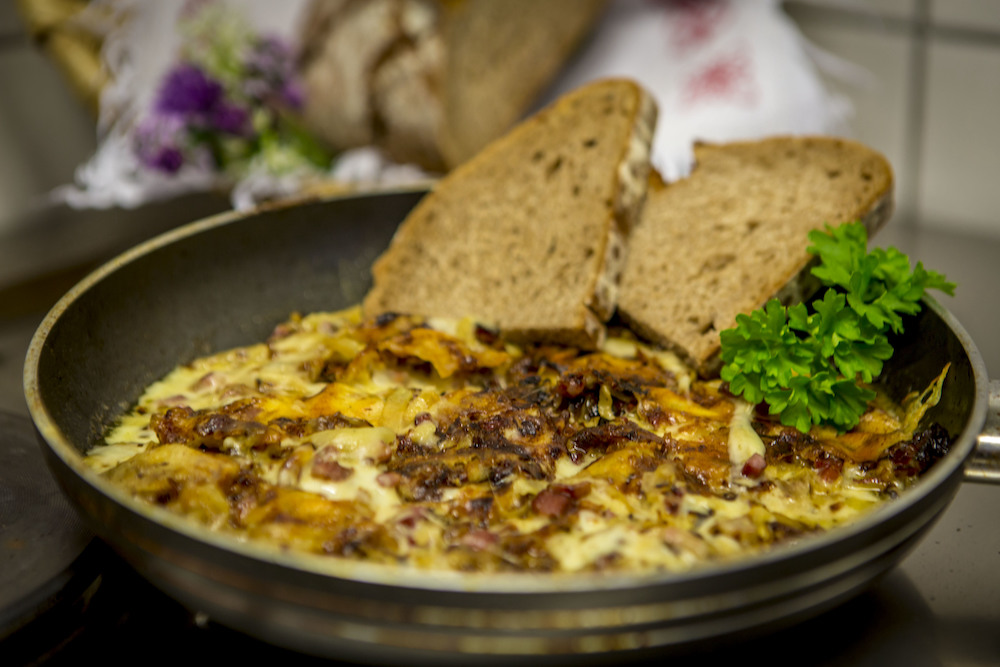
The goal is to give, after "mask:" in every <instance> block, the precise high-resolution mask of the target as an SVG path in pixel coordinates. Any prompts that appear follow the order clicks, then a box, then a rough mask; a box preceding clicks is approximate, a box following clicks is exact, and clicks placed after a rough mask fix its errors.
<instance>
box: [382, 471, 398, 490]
mask: <svg viewBox="0 0 1000 667" xmlns="http://www.w3.org/2000/svg"><path fill="white" fill-rule="evenodd" d="M402 479H403V476H402V475H400V474H399V473H398V472H384V473H382V474H380V475H379V476H378V477H376V478H375V481H376V482H377V483H378V485H379V486H384V487H385V488H387V489H391V488H393V487H394V486H396V485H397V484H399V482H400V480H402Z"/></svg>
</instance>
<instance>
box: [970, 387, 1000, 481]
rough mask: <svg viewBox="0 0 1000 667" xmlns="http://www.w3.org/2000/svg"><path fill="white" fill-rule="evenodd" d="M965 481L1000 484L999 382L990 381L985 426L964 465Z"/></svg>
mask: <svg viewBox="0 0 1000 667" xmlns="http://www.w3.org/2000/svg"><path fill="white" fill-rule="evenodd" d="M965 481H967V482H985V483H988V484H1000V380H990V400H989V409H988V410H987V412H986V424H985V425H984V426H983V432H982V433H980V434H979V438H978V440H977V442H976V448H975V449H974V450H973V451H972V456H970V457H969V461H968V463H966V464H965Z"/></svg>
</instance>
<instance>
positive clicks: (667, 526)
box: [87, 309, 948, 572]
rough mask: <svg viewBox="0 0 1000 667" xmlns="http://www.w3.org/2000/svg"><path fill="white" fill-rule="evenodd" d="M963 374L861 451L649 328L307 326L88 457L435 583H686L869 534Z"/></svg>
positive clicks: (917, 400) (172, 385) (915, 469)
mask: <svg viewBox="0 0 1000 667" xmlns="http://www.w3.org/2000/svg"><path fill="white" fill-rule="evenodd" d="M943 377H944V374H943V373H942V376H941V377H940V378H938V379H937V380H936V381H935V382H934V383H932V385H931V386H930V387H928V388H927V389H926V390H925V391H924V392H922V393H921V394H919V395H914V396H911V397H908V398H907V399H905V400H904V401H903V403H902V404H901V405H896V404H893V403H892V402H890V401H889V400H888V399H887V398H886V397H884V396H881V395H880V397H879V398H878V399H877V400H876V401H875V402H874V403H873V405H872V406H871V407H870V409H869V410H868V412H867V413H866V414H865V416H864V417H863V419H862V421H861V423H860V424H859V426H858V427H857V428H856V429H854V430H853V431H851V432H849V433H845V434H837V433H836V432H834V431H832V430H825V429H822V428H814V429H813V430H812V431H811V432H810V433H809V434H807V435H803V434H801V433H799V432H798V431H796V430H794V429H792V428H790V427H786V426H782V425H781V424H780V423H779V422H778V421H777V420H776V419H774V418H773V417H769V416H768V415H767V414H766V413H765V412H763V411H760V410H756V409H754V408H752V407H751V406H749V405H747V404H745V403H744V402H742V401H740V400H738V399H736V398H734V397H733V396H732V395H730V394H729V393H728V392H727V391H726V390H725V387H724V385H722V383H721V382H720V381H718V380H716V381H704V380H701V379H699V378H697V377H696V376H695V375H694V374H693V373H692V372H691V371H690V370H689V369H687V368H686V367H685V366H684V365H683V364H681V363H680V362H679V360H678V359H677V358H676V357H675V356H674V355H672V354H670V353H668V352H664V351H661V350H657V349H654V348H652V347H649V346H647V345H644V344H642V343H640V342H638V341H637V340H635V338H634V337H632V336H631V335H630V334H629V333H628V332H626V331H621V332H617V333H616V334H615V335H613V336H610V337H609V338H608V340H607V342H606V343H605V344H604V346H603V347H602V349H601V350H599V351H596V352H595V351H583V350H578V349H572V348H567V347H557V346H546V345H536V346H521V347H516V346H513V345H510V344H508V343H505V342H504V341H503V339H502V338H501V337H500V336H499V335H497V333H496V332H495V331H493V330H491V329H489V328H486V327H483V326H481V325H478V324H476V323H475V322H473V321H471V320H463V321H460V322H439V321H435V320H424V319H419V318H413V317H408V316H402V315H385V316H382V317H379V318H377V319H374V320H370V321H362V319H361V317H360V311H359V309H349V310H345V311H341V312H335V313H316V314H312V315H308V316H305V317H299V316H294V317H292V318H291V319H290V320H289V321H287V322H285V323H283V324H281V325H279V326H278V327H277V328H276V329H275V331H274V333H273V334H272V336H271V337H270V339H269V340H268V341H267V342H265V343H260V344H257V345H252V346H249V347H244V348H239V349H234V350H230V351H226V352H222V353H219V354H215V355H213V356H208V357H204V358H201V359H198V360H196V361H194V362H192V363H190V364H187V365H184V366H181V367H179V368H177V369H175V370H174V371H173V372H172V373H170V374H169V375H168V376H166V377H165V378H163V379H162V380H160V381H158V382H156V383H155V384H153V385H152V386H150V387H149V388H148V389H147V390H146V392H145V393H144V394H143V395H142V397H141V398H140V399H139V401H138V404H137V405H136V406H135V408H134V409H133V410H132V411H131V412H130V413H129V414H127V415H126V416H124V417H123V418H122V419H121V420H120V422H119V423H118V424H117V425H116V426H115V428H113V430H111V431H110V432H109V433H108V434H107V437H106V441H105V444H103V445H102V446H99V447H97V448H95V449H94V450H92V451H91V452H90V453H89V456H88V459H87V461H88V463H89V465H91V466H92V467H93V468H95V469H97V470H98V471H101V472H102V473H103V474H104V475H106V476H107V477H108V478H109V479H110V480H111V481H112V482H113V483H114V484H117V485H120V486H121V487H122V488H124V489H126V490H127V491H128V492H129V493H131V494H133V495H134V496H136V497H138V498H140V499H142V500H144V501H147V502H149V503H152V504H155V505H158V506H162V507H164V508H167V509H168V510H170V511H173V512H176V513H178V514H181V515H183V516H185V517H187V518H188V519H189V520H190V521H193V522H197V523H199V524H202V525H204V526H207V527H209V528H211V529H212V530H215V531H219V532H220V533H226V534H229V535H232V536H233V537H234V539H238V540H248V541H263V542H265V543H268V544H271V545H277V546H279V547H280V548H283V549H289V550H294V551H304V552H311V553H318V554H328V555H329V556H331V557H339V558H349V559H363V560H365V561H369V562H377V563H388V564H393V565H397V566H405V567H413V568H430V569H446V570H460V571H478V572H497V571H544V572H579V571H618V572H621V571H630V572H634V571H650V570H665V571H682V570H686V569H690V568H693V567H698V566H699V565H702V564H706V563H712V562H718V561H720V560H725V559H732V558H735V557H741V556H746V555H747V554H752V553H756V552H759V551H761V550H763V549H767V548H770V547H771V546H773V545H775V544H778V543H783V542H787V541H790V540H797V539H801V538H805V537H806V536H808V535H810V534H814V533H819V532H822V531H827V530H829V529H833V528H835V527H837V526H839V525H842V524H845V523H847V522H850V521H852V520H853V519H855V518H857V517H858V516H860V515H862V514H864V513H865V512H867V511H869V510H871V509H872V508H873V507H875V506H877V505H878V504H880V503H882V502H885V501H887V500H888V499H891V498H892V497H894V496H895V495H896V494H897V493H899V492H900V491H902V490H903V489H905V488H906V487H907V486H908V485H910V484H911V483H912V482H913V481H914V480H915V479H917V478H918V477H919V475H920V474H921V473H922V472H923V471H924V470H925V469H926V468H927V467H929V466H930V465H931V464H932V463H933V461H934V460H936V459H937V458H938V457H940V456H941V455H942V454H943V453H944V452H945V451H946V449H947V446H948V436H947V433H945V432H944V431H943V429H940V428H939V427H935V426H932V427H929V428H926V429H918V424H919V422H920V419H921V417H922V416H923V414H924V412H925V411H926V409H927V408H928V407H929V406H930V405H932V404H933V403H935V402H936V401H937V398H938V396H939V394H940V385H941V383H942V380H943Z"/></svg>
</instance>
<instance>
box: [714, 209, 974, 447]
mask: <svg viewBox="0 0 1000 667" xmlns="http://www.w3.org/2000/svg"><path fill="white" fill-rule="evenodd" d="M809 240H810V241H811V242H812V244H813V245H811V246H809V252H810V253H812V254H814V255H817V256H818V257H819V259H820V263H819V265H818V266H816V267H815V268H813V269H812V274H813V275H814V276H816V277H817V278H819V279H820V280H821V281H822V282H823V284H824V285H825V286H826V287H827V289H826V291H825V292H824V293H823V295H822V298H819V299H816V300H814V301H813V302H812V305H811V311H810V307H808V306H806V305H805V304H803V303H799V304H796V305H794V306H791V307H790V308H787V309H786V308H785V307H784V306H782V305H781V303H780V302H779V301H778V300H777V299H772V300H771V301H769V302H768V303H767V304H766V305H765V306H764V308H762V309H759V310H755V311H754V312H753V313H751V314H750V315H738V316H737V317H736V323H737V324H736V327H734V328H732V329H726V330H725V331H723V332H722V333H721V337H722V352H721V355H722V361H723V364H724V365H723V367H722V372H721V375H722V379H723V380H725V381H726V382H728V383H729V390H730V391H731V392H732V393H733V394H736V395H740V396H743V398H744V399H745V400H747V401H748V402H750V403H753V404H757V403H761V402H766V403H767V405H768V410H769V412H770V413H771V414H772V415H775V414H779V415H780V416H781V423H782V424H785V425H786V426H794V427H795V428H797V429H798V430H799V431H801V432H803V433H805V432H808V431H809V429H810V428H811V427H812V426H813V425H814V424H825V425H828V426H833V427H835V428H836V429H837V430H840V431H844V430H848V429H850V428H852V427H854V426H855V425H857V423H858V421H859V420H860V418H861V415H862V414H864V411H865V409H866V408H867V405H868V402H869V401H871V400H872V399H873V398H875V392H874V391H873V390H872V389H871V388H870V387H867V386H865V384H867V383H871V382H872V381H873V380H875V379H876V378H877V377H878V376H879V375H880V374H881V372H882V365H883V363H884V362H885V361H886V360H887V359H889V357H891V356H892V351H893V350H892V345H891V344H890V343H889V338H888V334H889V332H893V333H900V332H901V331H902V330H903V315H911V314H915V313H917V312H919V311H920V299H921V297H923V295H924V292H925V291H926V290H928V289H937V290H941V291H943V292H945V293H946V294H954V290H955V285H954V283H950V282H948V281H947V280H946V279H945V277H944V276H943V275H942V274H940V273H937V272H936V271H929V270H926V269H924V267H923V265H922V264H921V263H920V262H918V263H917V264H916V266H915V267H914V268H913V269H912V270H911V269H910V260H909V258H908V257H907V256H906V255H905V254H903V253H902V252H900V251H899V250H897V249H896V248H889V249H882V248H874V249H872V251H871V252H868V251H867V246H868V234H867V232H866V230H865V227H864V225H862V224H861V223H860V222H854V223H848V224H844V225H840V226H839V227H831V226H830V225H827V226H826V232H822V231H819V230H815V231H812V232H810V233H809Z"/></svg>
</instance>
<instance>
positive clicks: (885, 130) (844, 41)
mask: <svg viewBox="0 0 1000 667" xmlns="http://www.w3.org/2000/svg"><path fill="white" fill-rule="evenodd" d="M802 31H803V34H804V35H805V37H806V38H807V39H809V40H810V41H811V42H812V43H813V44H815V45H816V46H818V47H819V48H820V49H823V50H825V51H827V52H828V53H831V54H834V55H836V56H837V57H839V58H842V59H844V60H847V61H849V62H851V63H853V64H855V65H858V66H859V67H861V68H862V70H863V72H864V74H865V75H866V76H863V77H857V78H850V79H844V78H835V77H827V83H828V86H829V88H830V89H831V91H833V92H836V93H839V94H843V95H846V96H847V97H848V98H849V99H850V100H851V103H852V106H853V108H854V116H853V118H852V121H851V134H852V136H853V138H855V139H857V140H859V141H862V142H864V143H866V144H868V145H869V146H871V147H873V148H875V149H877V150H879V151H881V152H882V153H883V154H885V156H886V158H888V160H889V161H890V163H892V165H893V168H894V170H895V175H896V184H897V186H896V193H897V214H898V215H902V214H903V213H904V212H905V213H907V214H909V213H910V212H909V211H906V206H907V205H908V202H910V201H912V200H913V196H912V194H913V190H914V188H915V182H914V181H915V178H916V174H912V173H909V171H908V169H907V167H908V161H909V160H908V152H907V148H908V145H907V134H908V127H907V124H906V123H901V122H899V119H901V118H906V116H907V110H908V105H909V95H910V87H909V85H908V83H909V79H908V71H909V61H910V44H909V39H908V37H907V35H905V34H901V33H900V32H899V31H898V30H891V29H888V28H886V27H885V26H884V25H875V26H871V27H870V28H869V29H866V30H858V29H856V28H855V27H852V26H851V25H845V24H844V23H843V22H838V21H833V22H827V23H807V24H805V25H803V26H802Z"/></svg>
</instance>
